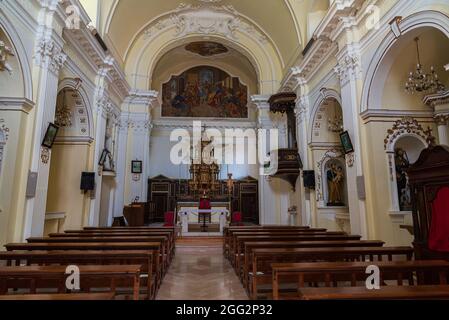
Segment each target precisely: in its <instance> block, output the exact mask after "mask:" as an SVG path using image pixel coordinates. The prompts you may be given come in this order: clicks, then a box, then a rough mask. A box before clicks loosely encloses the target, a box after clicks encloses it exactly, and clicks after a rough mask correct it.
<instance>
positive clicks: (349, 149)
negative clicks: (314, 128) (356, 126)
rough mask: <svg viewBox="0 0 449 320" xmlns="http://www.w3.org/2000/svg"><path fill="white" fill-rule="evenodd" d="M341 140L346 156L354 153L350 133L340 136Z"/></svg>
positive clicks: (346, 132)
mask: <svg viewBox="0 0 449 320" xmlns="http://www.w3.org/2000/svg"><path fill="white" fill-rule="evenodd" d="M340 140H341V145H342V147H343V151H344V153H345V154H349V153H353V152H354V145H353V144H352V141H351V137H350V136H349V132H348V131H345V132H343V133H341V134H340Z"/></svg>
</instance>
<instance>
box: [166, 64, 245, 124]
mask: <svg viewBox="0 0 449 320" xmlns="http://www.w3.org/2000/svg"><path fill="white" fill-rule="evenodd" d="M247 104H248V87H247V86H245V85H244V84H242V83H241V82H240V79H239V78H236V77H232V76H230V75H229V74H228V73H227V72H225V71H223V70H220V69H218V68H215V67H210V66H200V67H195V68H192V69H189V70H187V71H185V72H183V73H182V74H181V75H178V76H173V77H172V78H171V79H170V81H168V82H167V83H164V84H163V85H162V117H190V118H233V119H239V118H240V119H241V118H248V108H247Z"/></svg>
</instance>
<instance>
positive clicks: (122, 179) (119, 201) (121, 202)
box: [114, 112, 129, 217]
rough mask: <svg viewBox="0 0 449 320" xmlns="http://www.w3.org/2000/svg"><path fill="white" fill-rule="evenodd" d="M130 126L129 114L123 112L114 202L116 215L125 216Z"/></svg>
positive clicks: (118, 140) (119, 129)
mask: <svg viewBox="0 0 449 320" xmlns="http://www.w3.org/2000/svg"><path fill="white" fill-rule="evenodd" d="M128 127H129V114H128V113H127V112H123V113H122V115H121V117H120V123H119V128H118V138H117V165H116V178H115V179H116V182H117V190H116V195H115V203H114V217H121V216H123V208H124V207H125V184H126V170H127V168H129V167H128V166H127V159H126V151H127V146H128Z"/></svg>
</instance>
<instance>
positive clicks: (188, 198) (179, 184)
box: [148, 176, 259, 224]
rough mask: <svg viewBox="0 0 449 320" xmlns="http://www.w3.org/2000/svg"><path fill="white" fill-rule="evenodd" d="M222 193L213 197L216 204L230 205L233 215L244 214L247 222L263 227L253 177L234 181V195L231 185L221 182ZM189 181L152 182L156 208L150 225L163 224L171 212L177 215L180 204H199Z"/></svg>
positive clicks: (150, 187) (162, 179)
mask: <svg viewBox="0 0 449 320" xmlns="http://www.w3.org/2000/svg"><path fill="white" fill-rule="evenodd" d="M219 184H220V187H219V190H218V191H216V192H215V194H213V195H212V197H211V201H212V202H230V203H231V207H232V208H231V212H235V211H240V212H242V214H243V221H244V222H249V223H256V224H258V223H259V195H258V192H259V191H258V181H257V180H256V179H254V178H252V177H246V178H244V179H239V180H234V186H233V192H232V194H229V190H228V185H227V181H219ZM195 201H199V199H197V198H195V196H192V194H191V193H190V190H189V182H188V180H176V179H170V178H167V177H165V176H157V177H154V178H152V179H149V180H148V202H149V203H151V204H152V208H153V210H149V211H150V215H149V216H150V219H149V220H150V223H155V222H163V221H164V214H165V212H167V211H175V210H176V205H177V203H178V202H195Z"/></svg>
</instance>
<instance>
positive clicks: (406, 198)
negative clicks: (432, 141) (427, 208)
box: [394, 148, 412, 211]
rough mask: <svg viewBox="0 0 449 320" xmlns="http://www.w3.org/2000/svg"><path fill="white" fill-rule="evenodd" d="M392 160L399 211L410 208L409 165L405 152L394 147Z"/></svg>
mask: <svg viewBox="0 0 449 320" xmlns="http://www.w3.org/2000/svg"><path fill="white" fill-rule="evenodd" d="M394 162H395V168H396V183H397V187H398V199H399V209H400V210H401V211H410V210H412V201H411V196H410V188H409V185H408V177H407V173H406V171H407V169H408V168H409V167H410V161H409V160H408V155H407V152H406V151H405V150H404V149H401V148H396V149H395V151H394Z"/></svg>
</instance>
